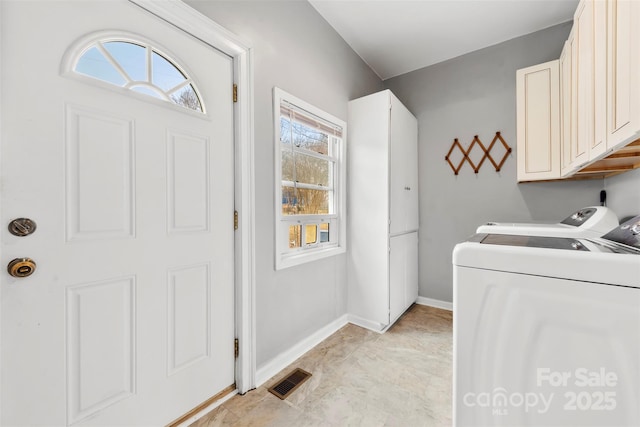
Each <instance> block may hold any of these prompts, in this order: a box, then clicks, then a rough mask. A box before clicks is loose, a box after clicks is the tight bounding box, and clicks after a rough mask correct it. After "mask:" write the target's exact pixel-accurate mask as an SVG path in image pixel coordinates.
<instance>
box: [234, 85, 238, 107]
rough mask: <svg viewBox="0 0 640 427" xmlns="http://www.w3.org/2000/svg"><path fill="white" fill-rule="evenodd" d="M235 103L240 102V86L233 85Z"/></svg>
mask: <svg viewBox="0 0 640 427" xmlns="http://www.w3.org/2000/svg"><path fill="white" fill-rule="evenodd" d="M233 102H238V85H237V84H235V83H234V84H233Z"/></svg>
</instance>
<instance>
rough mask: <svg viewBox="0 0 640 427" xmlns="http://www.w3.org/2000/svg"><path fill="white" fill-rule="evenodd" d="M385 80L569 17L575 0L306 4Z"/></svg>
mask: <svg viewBox="0 0 640 427" xmlns="http://www.w3.org/2000/svg"><path fill="white" fill-rule="evenodd" d="M309 3H311V5H312V6H313V7H314V8H315V9H316V10H317V11H318V12H319V13H320V15H322V16H323V17H324V19H326V20H327V22H328V23H329V24H330V25H331V26H332V27H333V28H334V29H335V30H336V31H337V32H338V33H339V34H340V35H341V36H342V38H343V39H344V40H345V41H346V42H347V43H348V44H349V45H350V46H351V48H352V49H353V50H355V51H356V53H358V55H360V57H361V58H362V59H363V60H364V61H365V62H366V63H367V64H369V66H370V67H371V68H372V69H373V71H375V72H376V74H378V76H379V77H380V78H381V79H383V80H386V79H388V78H391V77H395V76H399V75H401V74H405V73H408V72H410V71H413V70H417V69H419V68H423V67H426V66H428V65H432V64H436V63H438V62H442V61H445V60H447V59H450V58H455V57H456V56H460V55H463V54H465V53H468V52H473V51H474V50H478V49H482V48H484V47H487V46H491V45H494V44H497V43H500V42H503V41H506V40H510V39H512V38H515V37H518V36H521V35H524V34H529V33H532V32H535V31H538V30H541V29H543V28H547V27H550V26H553V25H556V24H560V23H562V22H566V21H569V20H571V19H573V12H574V11H575V9H576V7H577V5H578V0H309Z"/></svg>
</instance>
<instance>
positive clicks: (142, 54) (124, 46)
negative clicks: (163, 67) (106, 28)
mask: <svg viewBox="0 0 640 427" xmlns="http://www.w3.org/2000/svg"><path fill="white" fill-rule="evenodd" d="M102 46H104V48H105V49H106V50H107V52H109V54H111V56H112V57H113V59H115V60H116V62H117V63H118V64H119V65H120V66H121V67H122V68H123V69H124V71H125V72H126V73H127V74H128V75H129V77H131V79H132V80H133V81H138V82H146V81H147V55H146V53H147V48H145V47H142V46H139V45H137V44H133V43H127V42H107V43H103V44H102Z"/></svg>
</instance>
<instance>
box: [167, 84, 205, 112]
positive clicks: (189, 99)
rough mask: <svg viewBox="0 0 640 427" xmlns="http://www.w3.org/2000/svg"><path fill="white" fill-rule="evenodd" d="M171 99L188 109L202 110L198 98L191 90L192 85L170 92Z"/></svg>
mask: <svg viewBox="0 0 640 427" xmlns="http://www.w3.org/2000/svg"><path fill="white" fill-rule="evenodd" d="M171 100H172V101H173V102H175V103H176V104H178V105H182V106H183V107H186V108H188V109H190V110H195V111H202V105H201V104H200V98H198V95H197V94H196V91H195V90H193V86H192V85H188V86H185V87H183V88H182V89H178V90H177V91H175V92H174V93H172V94H171Z"/></svg>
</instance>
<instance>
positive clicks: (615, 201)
mask: <svg viewBox="0 0 640 427" xmlns="http://www.w3.org/2000/svg"><path fill="white" fill-rule="evenodd" d="M605 190H607V206H609V207H610V208H611V209H613V211H614V212H615V213H616V214H618V218H619V219H620V220H622V219H623V218H625V217H629V216H637V215H640V169H636V170H633V171H629V172H625V173H623V174H620V175H616V176H613V177H611V178H607V179H606V180H605Z"/></svg>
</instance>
